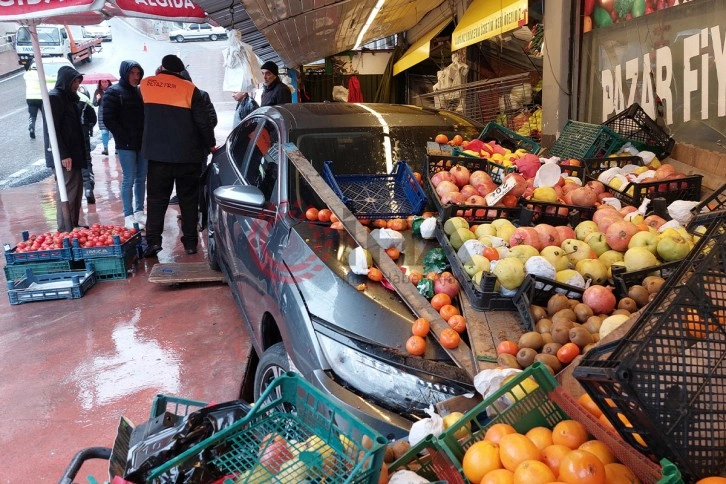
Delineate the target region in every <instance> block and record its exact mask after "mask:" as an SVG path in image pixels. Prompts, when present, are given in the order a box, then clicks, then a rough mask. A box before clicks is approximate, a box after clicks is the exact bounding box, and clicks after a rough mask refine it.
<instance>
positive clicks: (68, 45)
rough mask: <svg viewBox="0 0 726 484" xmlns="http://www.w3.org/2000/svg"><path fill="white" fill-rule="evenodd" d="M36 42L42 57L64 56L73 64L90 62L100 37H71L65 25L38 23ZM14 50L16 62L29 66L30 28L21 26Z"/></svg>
mask: <svg viewBox="0 0 726 484" xmlns="http://www.w3.org/2000/svg"><path fill="white" fill-rule="evenodd" d="M37 31H38V43H39V44H40V53H41V55H42V56H43V57H65V58H67V59H68V60H69V61H71V62H72V63H73V64H77V63H79V62H84V61H85V62H91V59H92V58H93V53H94V52H95V51H96V50H97V49H98V50H100V45H101V41H102V39H100V38H98V39H86V38H83V37H80V36H79V37H78V40H76V39H74V38H73V33H72V32H71V29H70V28H69V27H68V26H67V25H38V27H37ZM15 51H16V52H17V54H18V62H19V63H20V64H21V65H23V66H25V68H26V69H28V68H29V67H30V64H31V63H32V62H33V55H34V54H33V43H32V41H31V38H30V30H29V29H28V27H26V26H21V27H20V28H18V31H17V33H16V35H15Z"/></svg>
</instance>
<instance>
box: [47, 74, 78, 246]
mask: <svg viewBox="0 0 726 484" xmlns="http://www.w3.org/2000/svg"><path fill="white" fill-rule="evenodd" d="M82 80H83V76H82V75H81V73H80V72H78V71H77V70H75V69H74V68H73V67H70V66H63V67H61V68H60V69H59V70H58V80H57V81H56V83H55V88H54V89H52V90H51V91H50V92H49V93H48V97H49V98H50V107H51V111H52V114H53V125H54V126H55V134H56V139H57V140H58V152H59V153H60V158H61V165H62V167H63V169H62V173H56V174H55V176H56V178H60V177H63V181H64V182H65V185H66V192H67V194H68V208H69V211H70V219H71V220H70V226H67V225H66V224H65V223H64V222H63V212H62V210H61V202H60V192H58V193H56V220H57V221H58V231H59V232H70V231H71V230H73V228H74V227H78V219H79V217H80V213H81V201H82V200H83V175H82V173H81V170H82V169H83V168H86V141H85V139H84V138H85V136H84V134H83V127H82V126H81V111H80V109H79V108H78V101H79V100H80V98H79V97H78V94H76V93H77V91H78V86H80V85H81V81H82ZM44 126H45V125H44ZM43 134H44V136H43V138H44V140H45V166H47V167H48V168H54V166H55V165H54V163H53V152H52V151H51V147H50V138H49V136H48V129H47V128H45V127H44V129H43Z"/></svg>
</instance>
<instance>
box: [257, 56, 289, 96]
mask: <svg viewBox="0 0 726 484" xmlns="http://www.w3.org/2000/svg"><path fill="white" fill-rule="evenodd" d="M260 69H261V70H262V77H263V78H264V80H265V88H264V90H263V91H262V104H261V106H275V105H277V104H286V103H291V102H292V93H291V92H290V88H289V87H287V84H285V83H284V82H282V81H281V80H280V78H279V77H278V75H279V74H278V70H277V64H275V63H274V62H272V61H267V62H265V63H264V64H262V67H261V68H260Z"/></svg>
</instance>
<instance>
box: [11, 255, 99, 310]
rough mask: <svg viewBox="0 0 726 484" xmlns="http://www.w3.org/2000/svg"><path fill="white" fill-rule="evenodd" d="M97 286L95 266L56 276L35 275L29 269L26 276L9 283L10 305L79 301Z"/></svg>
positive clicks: (87, 266)
mask: <svg viewBox="0 0 726 484" xmlns="http://www.w3.org/2000/svg"><path fill="white" fill-rule="evenodd" d="M94 284H96V273H95V272H94V270H93V264H87V265H86V269H85V270H82V271H68V272H56V273H54V274H38V275H35V274H33V271H32V270H30V269H28V272H27V273H26V276H25V277H23V278H22V279H19V280H17V281H8V283H7V285H8V297H9V298H10V304H23V303H26V302H34V301H50V300H53V299H78V298H81V297H83V295H84V294H85V293H86V291H88V289H89V288H91V287H92V286H93V285H94Z"/></svg>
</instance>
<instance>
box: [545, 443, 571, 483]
mask: <svg viewBox="0 0 726 484" xmlns="http://www.w3.org/2000/svg"><path fill="white" fill-rule="evenodd" d="M571 451H572V450H571V449H570V448H569V447H565V446H564V445H549V446H547V447H545V448H544V449H543V450H542V462H544V463H545V464H547V467H549V468H550V470H551V471H552V472H554V473H555V476H558V475H559V474H560V463H561V462H562V459H563V458H564V457H565V456H566V455H567V454H569V453H570V452H571Z"/></svg>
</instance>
